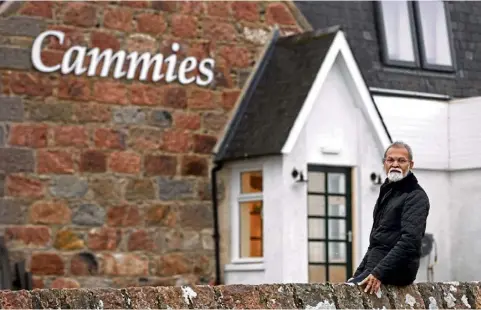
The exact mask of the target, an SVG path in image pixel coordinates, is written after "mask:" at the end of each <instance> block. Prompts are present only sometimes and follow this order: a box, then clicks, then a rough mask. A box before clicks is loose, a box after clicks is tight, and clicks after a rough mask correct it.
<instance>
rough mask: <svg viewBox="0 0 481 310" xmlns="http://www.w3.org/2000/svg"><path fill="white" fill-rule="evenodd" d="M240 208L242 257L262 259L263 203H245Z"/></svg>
mask: <svg viewBox="0 0 481 310" xmlns="http://www.w3.org/2000/svg"><path fill="white" fill-rule="evenodd" d="M239 207H240V208H239V209H240V256H241V257H262V255H263V254H262V241H263V230H262V201H249V202H243V203H241V204H240V206H239Z"/></svg>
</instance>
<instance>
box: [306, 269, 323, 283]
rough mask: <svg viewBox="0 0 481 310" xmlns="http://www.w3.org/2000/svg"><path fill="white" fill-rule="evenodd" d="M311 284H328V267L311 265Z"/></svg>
mask: <svg viewBox="0 0 481 310" xmlns="http://www.w3.org/2000/svg"><path fill="white" fill-rule="evenodd" d="M309 282H317V283H319V282H326V266H316V265H309Z"/></svg>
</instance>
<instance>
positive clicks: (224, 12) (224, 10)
mask: <svg viewBox="0 0 481 310" xmlns="http://www.w3.org/2000/svg"><path fill="white" fill-rule="evenodd" d="M205 5H206V6H207V15H209V16H217V17H224V18H228V17H229V3H228V2H224V1H207V2H206V3H205Z"/></svg>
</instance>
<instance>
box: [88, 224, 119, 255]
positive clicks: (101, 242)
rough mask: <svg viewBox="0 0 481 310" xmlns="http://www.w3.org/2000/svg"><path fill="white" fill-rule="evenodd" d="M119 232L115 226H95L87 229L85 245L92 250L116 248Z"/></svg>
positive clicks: (111, 249)
mask: <svg viewBox="0 0 481 310" xmlns="http://www.w3.org/2000/svg"><path fill="white" fill-rule="evenodd" d="M120 237H121V232H120V230H117V229H115V228H95V229H92V230H90V231H89V234H88V241H87V246H88V247H89V248H90V249H91V250H94V251H100V250H108V251H113V250H115V249H117V246H118V244H119V242H120Z"/></svg>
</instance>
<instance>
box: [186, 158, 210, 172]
mask: <svg viewBox="0 0 481 310" xmlns="http://www.w3.org/2000/svg"><path fill="white" fill-rule="evenodd" d="M181 172H182V175H183V176H205V177H207V176H208V172H209V162H208V161H207V159H206V158H204V157H199V156H190V155H189V156H184V157H183V158H182V170H181Z"/></svg>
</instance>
